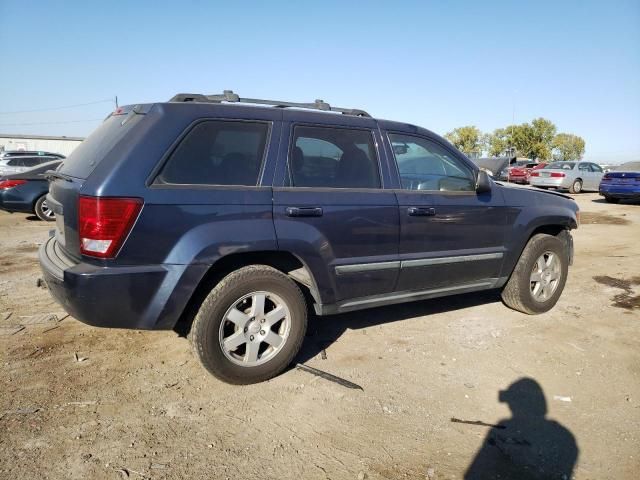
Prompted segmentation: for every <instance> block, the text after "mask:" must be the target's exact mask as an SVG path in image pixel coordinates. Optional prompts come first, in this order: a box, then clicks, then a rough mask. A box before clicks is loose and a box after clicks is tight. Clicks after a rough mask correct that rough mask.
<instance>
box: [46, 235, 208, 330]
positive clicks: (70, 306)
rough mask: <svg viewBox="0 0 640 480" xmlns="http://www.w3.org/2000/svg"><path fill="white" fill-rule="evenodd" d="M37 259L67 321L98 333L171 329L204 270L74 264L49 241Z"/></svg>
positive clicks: (181, 266)
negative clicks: (101, 330) (101, 329)
mask: <svg viewBox="0 0 640 480" xmlns="http://www.w3.org/2000/svg"><path fill="white" fill-rule="evenodd" d="M39 258H40V266H41V268H42V271H43V274H44V279H45V281H46V282H47V286H48V287H49V291H50V292H51V295H52V296H53V297H54V298H55V300H56V301H57V302H58V303H59V304H60V305H61V306H62V307H63V308H64V309H65V310H66V311H67V313H69V314H70V315H71V316H72V317H74V318H76V319H77V320H80V321H81V322H83V323H86V324H88V325H93V326H97V327H110V328H134V329H143V330H162V329H171V328H173V326H174V325H175V323H176V322H177V321H178V319H179V318H180V316H181V315H182V312H183V311H184V308H185V306H186V304H187V302H188V301H189V299H190V297H191V294H192V293H193V291H194V290H195V288H196V286H197V285H198V283H199V282H200V279H201V278H202V276H203V275H204V272H205V271H206V268H207V267H206V266H205V265H194V266H188V265H132V266H118V267H102V266H96V265H92V264H88V263H77V262H75V261H73V260H72V259H70V258H69V257H68V256H67V255H66V254H65V253H64V252H63V251H62V249H61V248H60V246H59V245H58V243H57V241H56V240H55V239H54V238H50V239H49V240H48V241H47V242H46V243H45V244H44V245H42V246H41V247H40V252H39Z"/></svg>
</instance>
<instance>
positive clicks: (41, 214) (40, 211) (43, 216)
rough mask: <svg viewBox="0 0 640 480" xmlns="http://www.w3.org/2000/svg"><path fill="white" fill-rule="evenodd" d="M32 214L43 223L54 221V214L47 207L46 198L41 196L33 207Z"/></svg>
mask: <svg viewBox="0 0 640 480" xmlns="http://www.w3.org/2000/svg"><path fill="white" fill-rule="evenodd" d="M33 210H34V213H35V214H36V216H37V217H38V218H39V219H40V220H44V221H45V222H53V221H54V220H55V219H56V215H55V213H53V210H51V209H50V208H49V205H47V196H46V195H42V196H41V197H40V198H39V199H38V201H37V202H36V205H35V207H34V208H33Z"/></svg>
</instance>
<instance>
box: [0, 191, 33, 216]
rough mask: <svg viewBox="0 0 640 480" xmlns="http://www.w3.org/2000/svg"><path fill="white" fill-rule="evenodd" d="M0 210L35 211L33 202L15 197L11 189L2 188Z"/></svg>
mask: <svg viewBox="0 0 640 480" xmlns="http://www.w3.org/2000/svg"><path fill="white" fill-rule="evenodd" d="M0 210H4V211H5V212H12V213H13V212H24V213H33V204H32V203H27V202H25V201H24V200H21V199H19V198H15V195H13V194H12V192H11V190H0Z"/></svg>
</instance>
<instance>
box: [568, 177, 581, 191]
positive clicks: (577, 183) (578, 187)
mask: <svg viewBox="0 0 640 480" xmlns="http://www.w3.org/2000/svg"><path fill="white" fill-rule="evenodd" d="M581 191H582V180H580V179H578V180H576V181H575V182H573V184H572V185H571V187H569V192H570V193H580V192H581Z"/></svg>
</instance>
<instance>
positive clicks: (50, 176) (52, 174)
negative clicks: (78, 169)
mask: <svg viewBox="0 0 640 480" xmlns="http://www.w3.org/2000/svg"><path fill="white" fill-rule="evenodd" d="M44 178H46V179H47V180H49V181H51V180H55V179H58V180H64V181H65V182H73V179H72V178H71V177H68V176H67V175H63V174H62V173H60V172H56V171H55V170H47V171H46V172H44Z"/></svg>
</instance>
